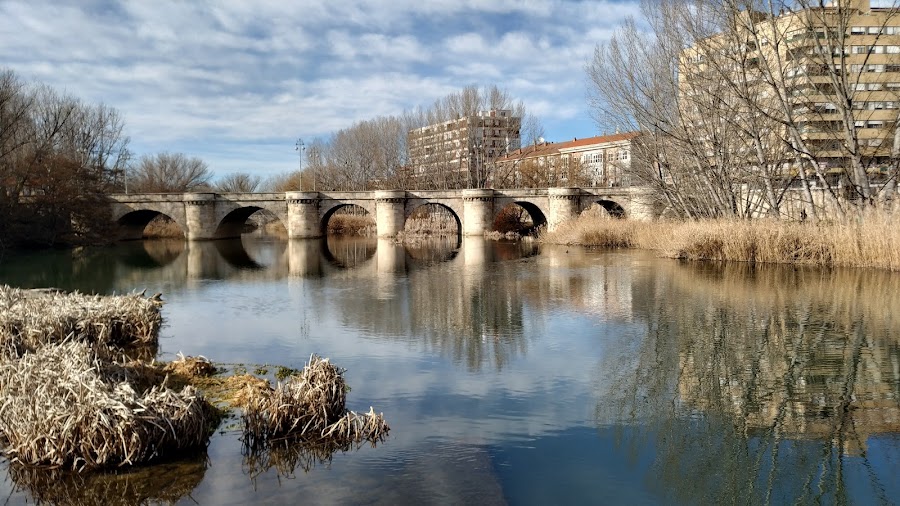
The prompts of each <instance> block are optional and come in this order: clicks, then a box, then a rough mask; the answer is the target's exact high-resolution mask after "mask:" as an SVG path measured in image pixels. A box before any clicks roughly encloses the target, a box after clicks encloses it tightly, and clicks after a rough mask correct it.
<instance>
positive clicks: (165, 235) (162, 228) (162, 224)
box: [143, 214, 184, 239]
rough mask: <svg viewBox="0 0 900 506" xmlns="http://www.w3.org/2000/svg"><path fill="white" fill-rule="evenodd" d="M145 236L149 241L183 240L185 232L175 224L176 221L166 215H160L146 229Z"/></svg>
mask: <svg viewBox="0 0 900 506" xmlns="http://www.w3.org/2000/svg"><path fill="white" fill-rule="evenodd" d="M143 236H144V237H146V238H148V239H170V238H178V239H181V238H184V232H183V231H182V230H181V227H179V226H178V224H177V223H175V220H173V219H172V218H169V217H168V216H166V215H164V214H159V215H157V216H156V217H154V218H153V219H152V220H150V223H147V226H146V227H144V234H143Z"/></svg>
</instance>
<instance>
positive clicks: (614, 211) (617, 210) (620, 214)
mask: <svg viewBox="0 0 900 506" xmlns="http://www.w3.org/2000/svg"><path fill="white" fill-rule="evenodd" d="M591 203H592V204H597V205H598V206H600V207H602V208H603V209H605V210H606V212H607V214H609V217H610V218H617V219H622V218H625V208H624V207H622V205H621V204H619V203H618V202H616V201H615V200H610V199H599V200H593V201H592V202H591Z"/></svg>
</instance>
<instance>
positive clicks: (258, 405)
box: [243, 355, 390, 450]
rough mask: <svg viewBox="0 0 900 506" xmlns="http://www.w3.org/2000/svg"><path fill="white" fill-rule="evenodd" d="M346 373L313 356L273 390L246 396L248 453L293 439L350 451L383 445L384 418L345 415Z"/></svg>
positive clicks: (373, 413)
mask: <svg viewBox="0 0 900 506" xmlns="http://www.w3.org/2000/svg"><path fill="white" fill-rule="evenodd" d="M343 373H344V370H343V369H341V368H339V367H336V366H334V365H333V364H331V363H330V362H329V361H328V359H323V358H321V357H318V356H316V355H312V356H311V357H310V359H309V363H308V364H307V365H306V366H305V367H304V368H303V370H302V371H300V372H299V373H297V374H294V375H291V376H290V377H289V378H288V379H287V380H285V381H284V382H279V383H278V384H277V385H276V386H275V388H265V389H254V390H252V391H251V393H250V395H246V396H245V402H246V404H245V405H244V409H243V421H244V443H245V445H246V446H247V447H249V448H250V449H251V450H252V449H257V448H264V447H266V446H268V445H270V444H271V443H272V442H273V441H277V440H279V439H283V438H296V439H298V440H302V441H304V442H306V443H313V444H316V443H321V444H328V445H333V446H334V447H336V448H341V449H345V450H346V449H349V448H351V447H353V446H358V445H361V444H362V443H363V442H365V441H368V442H370V443H372V444H373V445H374V444H375V443H377V442H379V441H383V440H384V438H385V437H386V436H387V433H388V431H389V430H390V428H389V427H388V425H387V423H386V422H385V421H384V416H383V415H382V414H376V413H375V411H374V409H372V408H370V409H369V412H368V413H363V414H357V413H354V412H353V411H347V410H346V407H345V402H346V398H347V385H346V383H345V382H344V376H343Z"/></svg>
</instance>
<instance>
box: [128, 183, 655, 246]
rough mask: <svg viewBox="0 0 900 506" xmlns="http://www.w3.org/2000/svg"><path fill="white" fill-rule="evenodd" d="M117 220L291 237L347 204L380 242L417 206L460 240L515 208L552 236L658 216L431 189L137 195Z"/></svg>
mask: <svg viewBox="0 0 900 506" xmlns="http://www.w3.org/2000/svg"><path fill="white" fill-rule="evenodd" d="M110 198H111V200H112V202H111V205H112V218H113V219H114V220H115V221H117V222H118V223H119V224H120V225H121V226H122V238H124V239H138V238H140V237H141V236H142V234H143V231H144V227H146V225H147V223H149V222H150V220H152V219H153V218H155V217H156V216H157V215H159V214H164V215H166V216H168V217H169V218H171V219H172V220H174V221H175V222H176V223H177V224H178V225H179V226H180V227H181V229H182V231H184V234H185V237H186V238H187V239H189V240H204V239H225V238H231V237H240V235H241V232H242V231H243V228H244V224H245V222H246V221H247V218H248V217H249V216H250V215H251V214H253V213H255V212H256V211H259V210H263V209H264V210H266V211H269V212H271V213H272V214H274V215H275V216H277V217H278V218H279V219H280V220H281V222H282V223H283V224H284V226H285V228H286V229H287V232H288V237H290V238H298V239H303V238H314V237H322V236H324V235H325V230H326V226H327V224H328V220H329V219H330V218H331V216H332V215H333V214H334V212H335V211H337V210H338V209H340V208H341V207H344V206H350V205H356V206H359V207H362V208H363V209H365V210H366V211H368V212H369V214H370V215H372V216H374V217H375V224H376V228H377V232H378V236H379V237H391V236H395V235H397V233H398V232H400V231H402V230H403V227H404V225H405V224H406V219H407V218H409V216H410V215H411V214H412V213H413V211H415V210H416V209H417V208H418V207H420V206H423V205H428V204H436V205H439V206H442V207H444V208H446V209H447V210H449V211H450V212H451V213H452V214H453V216H454V217H455V219H456V222H457V225H458V230H459V232H460V234H461V235H482V234H484V233H485V232H489V231H491V230H492V228H493V224H494V220H495V219H496V217H497V215H498V214H499V213H500V211H501V210H503V209H504V208H505V207H507V206H508V205H510V204H517V205H519V206H521V207H523V208H524V209H525V210H526V211H527V212H528V214H529V215H530V216H531V218H532V221H533V222H534V223H535V225H543V224H545V225H546V226H547V228H548V229H549V230H554V229H555V228H556V227H557V226H558V225H559V224H560V223H562V222H564V221H566V220H568V219H570V218H572V217H574V216H576V215H577V214H578V213H580V212H581V211H583V210H584V209H587V208H588V207H590V206H591V205H593V204H595V203H596V204H599V205H601V206H603V207H604V208H605V209H606V210H607V211H608V212H609V213H610V215H612V216H615V217H619V218H626V217H627V218H632V219H641V220H646V219H652V218H653V217H654V216H655V212H654V210H653V208H652V206H651V205H650V203H649V202H650V201H649V199H648V198H647V194H646V191H644V190H642V189H639V188H540V189H520V190H493V189H472V190H429V191H403V190H390V191H367V192H285V193H184V194H180V193H179V194H171V193H168V194H158V193H131V194H114V195H111V196H110Z"/></svg>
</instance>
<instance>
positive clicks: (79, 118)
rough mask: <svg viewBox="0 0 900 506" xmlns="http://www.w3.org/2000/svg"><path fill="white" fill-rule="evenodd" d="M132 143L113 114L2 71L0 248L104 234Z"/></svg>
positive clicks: (75, 239) (49, 242) (0, 77)
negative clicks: (108, 204)
mask: <svg viewBox="0 0 900 506" xmlns="http://www.w3.org/2000/svg"><path fill="white" fill-rule="evenodd" d="M127 146H128V138H127V137H126V136H125V135H124V134H123V122H122V120H121V118H120V116H119V114H118V112H117V111H116V110H115V109H112V108H109V107H107V106H104V105H98V106H93V105H88V104H84V103H82V102H81V101H79V100H78V99H76V98H74V97H71V96H67V95H62V94H59V93H57V92H56V91H55V90H53V89H52V88H50V87H48V86H42V85H40V84H37V85H28V84H26V83H25V82H23V81H21V80H20V79H19V78H18V76H16V75H15V74H14V73H13V72H12V71H8V70H3V71H0V238H2V239H0V246H3V245H8V244H11V243H32V244H40V245H46V244H54V243H71V242H82V241H86V240H92V239H93V238H97V237H102V236H104V235H105V234H104V232H103V228H104V225H105V224H106V223H107V222H108V220H107V219H106V216H103V212H104V209H106V208H105V206H103V205H102V203H103V202H102V201H103V199H104V195H105V194H106V193H107V192H108V191H111V190H114V189H115V186H116V183H117V182H120V181H121V177H120V176H121V173H122V169H123V167H124V165H125V163H127V160H128V158H129V152H128V149H127ZM117 178H118V180H117Z"/></svg>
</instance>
